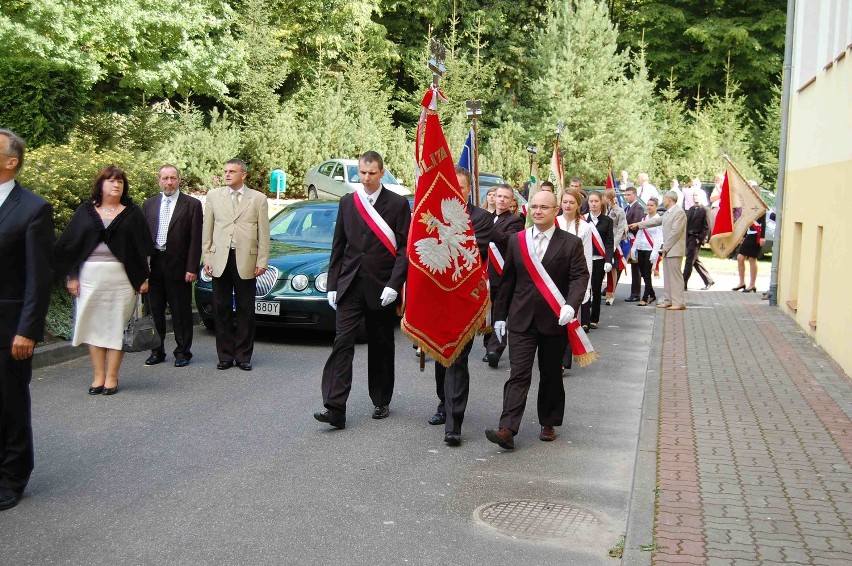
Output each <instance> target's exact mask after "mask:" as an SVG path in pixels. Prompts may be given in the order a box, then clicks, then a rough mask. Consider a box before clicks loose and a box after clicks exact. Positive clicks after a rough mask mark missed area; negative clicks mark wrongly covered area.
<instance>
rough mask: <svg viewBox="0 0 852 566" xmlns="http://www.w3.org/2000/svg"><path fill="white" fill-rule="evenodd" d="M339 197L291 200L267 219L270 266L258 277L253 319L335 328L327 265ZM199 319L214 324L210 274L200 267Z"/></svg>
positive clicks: (197, 290) (278, 324)
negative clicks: (330, 304) (332, 198)
mask: <svg viewBox="0 0 852 566" xmlns="http://www.w3.org/2000/svg"><path fill="white" fill-rule="evenodd" d="M338 206H339V203H338V201H329V200H309V201H301V202H296V203H293V204H291V205H289V206H287V207H285V208H284V209H282V210H281V211H280V212H279V213H278V214H276V215H275V216H273V217H272V219H271V220H270V221H269V231H270V236H271V238H270V239H271V241H270V250H269V268H268V269H267V271H266V273H264V274H263V275H262V276H260V277H258V278H257V284H256V288H257V291H256V293H255V307H254V312H255V315H256V320H257V324H258V325H261V326H275V327H281V328H305V329H315V330H325V331H328V330H334V323H335V311H334V309H332V308H331V307H330V306H329V304H328V301H327V300H326V292H327V288H326V284H327V280H328V264H329V259H330V256H331V243H332V239H333V238H334V225H335V223H336V222H337V209H338ZM195 304H196V307H197V308H198V314H199V315H200V316H201V321H202V322H203V323H204V325H205V326H206V327H207V328H213V326H214V322H213V285H212V279H211V278H210V276H208V275H207V274H206V273H204V270H203V269H202V270H201V271H200V273H199V279H198V282H197V283H196V284H195Z"/></svg>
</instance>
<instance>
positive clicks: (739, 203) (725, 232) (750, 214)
mask: <svg viewBox="0 0 852 566" xmlns="http://www.w3.org/2000/svg"><path fill="white" fill-rule="evenodd" d="M766 210H767V207H766V205H765V204H764V203H763V201H762V200H761V198H760V195H759V194H758V193H757V191H755V190H754V188H753V187H752V186H751V185H749V184H748V181H746V180H745V178H744V177H743V176H742V175H741V174H740V172H739V171H738V170H737V168H736V167H734V164H733V163H730V162H728V167H727V170H726V171H725V180H724V181H723V182H722V195H721V198H720V199H719V211H718V212H717V213H716V223H715V224H714V225H713V233H712V234H711V236H710V248H711V249H712V250H713V252H715V254H716V255H717V256H719V257H728V255H730V253H731V252H732V251H733V250H734V249H735V248H736V247H737V246H738V245H739V243H740V240H742V238H743V236H744V235H745V233H746V231H747V230H748V228H749V226H751V224H752V222H754V221H755V220H757V219H758V218H760V217H761V216H762V215H763V214H765V213H766Z"/></svg>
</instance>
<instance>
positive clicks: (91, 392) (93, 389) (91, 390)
mask: <svg viewBox="0 0 852 566" xmlns="http://www.w3.org/2000/svg"><path fill="white" fill-rule="evenodd" d="M103 392H104V386H103V385H98V386H97V387H89V395H100V394H101V393H103Z"/></svg>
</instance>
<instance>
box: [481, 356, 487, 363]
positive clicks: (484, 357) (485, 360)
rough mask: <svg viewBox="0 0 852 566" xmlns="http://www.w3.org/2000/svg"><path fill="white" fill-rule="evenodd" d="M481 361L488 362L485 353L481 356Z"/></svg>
mask: <svg viewBox="0 0 852 566" xmlns="http://www.w3.org/2000/svg"><path fill="white" fill-rule="evenodd" d="M482 361H483V362H485V363H488V354H485V355H484V356H482Z"/></svg>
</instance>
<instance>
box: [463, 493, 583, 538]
mask: <svg viewBox="0 0 852 566" xmlns="http://www.w3.org/2000/svg"><path fill="white" fill-rule="evenodd" d="M474 516H475V517H476V518H477V519H478V520H480V521H482V522H484V523H485V524H487V525H490V526H491V527H494V528H495V529H497V530H498V531H500V532H502V533H504V534H507V535H510V536H514V537H519V538H530V539H543V538H563V537H574V536H576V535H577V534H579V532H586V531H588V529H590V528H595V527H597V526H598V518H597V517H596V516H595V515H594V514H593V513H592V512H590V511H587V510H586V509H582V508H580V507H575V506H573V505H570V504H568V503H557V502H552V501H530V500H521V501H501V502H498V503H487V504H485V505H483V506H481V507H479V508H478V509H477V510H476V511H475V512H474Z"/></svg>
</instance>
